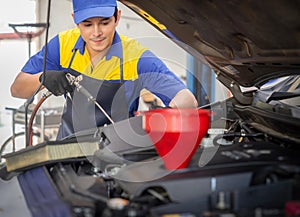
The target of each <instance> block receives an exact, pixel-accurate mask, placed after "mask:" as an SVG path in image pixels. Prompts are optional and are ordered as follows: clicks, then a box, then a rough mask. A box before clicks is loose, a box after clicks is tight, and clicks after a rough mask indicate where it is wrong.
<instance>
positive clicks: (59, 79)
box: [39, 70, 73, 96]
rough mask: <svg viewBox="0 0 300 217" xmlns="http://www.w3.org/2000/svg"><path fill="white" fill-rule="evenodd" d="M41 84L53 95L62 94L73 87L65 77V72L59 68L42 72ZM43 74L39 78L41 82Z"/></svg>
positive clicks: (70, 90)
mask: <svg viewBox="0 0 300 217" xmlns="http://www.w3.org/2000/svg"><path fill="white" fill-rule="evenodd" d="M44 76H45V77H44V82H43V85H44V86H45V87H46V88H47V89H48V90H49V91H50V92H51V93H53V94H54V95H55V96H60V95H63V94H65V93H67V92H72V91H73V87H72V85H71V84H70V83H69V81H68V80H67V78H66V72H64V71H59V70H47V71H45V73H44ZM42 78H43V74H41V75H40V77H39V80H40V82H42Z"/></svg>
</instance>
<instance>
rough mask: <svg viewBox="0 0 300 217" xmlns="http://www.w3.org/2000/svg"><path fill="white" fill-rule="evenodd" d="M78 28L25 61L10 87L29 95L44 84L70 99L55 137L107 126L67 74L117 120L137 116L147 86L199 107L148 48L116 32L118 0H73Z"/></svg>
mask: <svg viewBox="0 0 300 217" xmlns="http://www.w3.org/2000/svg"><path fill="white" fill-rule="evenodd" d="M72 16H73V19H74V22H75V24H76V28H73V29H69V30H66V31H64V32H61V33H59V34H58V35H56V36H55V37H54V38H52V39H51V40H50V41H49V42H48V44H47V58H46V59H47V61H46V70H45V73H42V72H43V66H44V65H43V64H44V63H43V62H44V52H45V47H43V48H42V49H41V50H40V51H39V52H38V53H36V54H35V55H33V56H32V57H31V58H30V59H29V60H28V61H27V62H26V64H25V65H24V67H23V68H22V70H21V72H19V74H18V75H17V77H16V78H15V80H14V82H13V84H12V85H11V95H12V96H14V97H18V98H29V97H30V96H31V95H32V94H33V93H34V92H35V91H36V89H37V88H38V87H39V85H40V83H41V82H42V83H43V85H44V87H46V88H47V89H48V90H49V91H50V92H52V93H53V94H54V95H55V96H60V95H63V94H64V95H65V98H66V103H65V106H64V111H63V114H62V119H61V126H60V129H59V132H58V135H57V139H63V138H65V137H67V136H69V135H72V134H74V133H75V132H78V131H82V130H86V129H91V128H94V127H98V126H103V125H104V124H109V123H110V121H109V118H107V117H106V116H105V115H104V114H103V112H101V110H99V109H97V107H96V106H95V105H94V104H93V103H91V102H90V100H89V99H88V98H87V97H86V96H85V95H83V94H82V93H80V92H78V91H74V87H73V85H71V84H70V83H69V81H68V79H67V78H66V73H70V74H71V75H73V76H75V77H76V76H78V75H81V76H82V80H81V81H80V85H82V86H83V87H85V89H87V90H88V91H89V92H90V93H91V94H92V95H93V96H94V98H95V99H96V101H97V102H98V103H99V104H100V105H101V107H102V108H103V109H104V110H105V111H106V112H107V113H108V114H109V115H110V117H111V119H112V120H113V121H120V120H124V119H126V118H128V117H131V116H134V113H135V111H137V109H138V102H139V100H138V99H139V96H140V91H141V90H142V89H143V88H145V89H147V90H149V91H150V92H152V93H153V94H155V95H156V96H158V97H159V98H160V99H161V100H162V101H163V103H164V104H165V105H166V106H169V107H171V108H195V107H197V101H196V99H195V97H194V95H193V94H192V93H191V92H190V91H189V90H188V89H187V88H186V86H185V85H184V83H183V82H182V81H181V80H180V79H179V78H178V77H176V75H175V74H174V73H173V72H171V71H170V70H169V69H168V68H167V66H166V65H165V64H164V63H163V62H162V61H161V60H160V59H159V58H158V57H156V56H155V55H154V54H153V53H152V52H151V51H150V50H148V49H147V48H145V47H143V46H142V45H141V44H139V42H137V41H136V40H133V39H130V38H128V37H126V36H123V35H121V34H118V32H117V31H116V27H117V26H118V24H119V21H120V17H121V11H120V10H118V8H117V2H116V0H89V1H82V0H73V13H72Z"/></svg>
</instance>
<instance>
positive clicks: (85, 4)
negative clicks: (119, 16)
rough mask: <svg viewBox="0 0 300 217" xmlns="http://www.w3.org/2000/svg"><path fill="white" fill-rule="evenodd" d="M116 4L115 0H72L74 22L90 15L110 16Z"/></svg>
mask: <svg viewBox="0 0 300 217" xmlns="http://www.w3.org/2000/svg"><path fill="white" fill-rule="evenodd" d="M116 6H117V1H116V0H73V9H74V22H75V23H76V24H78V23H80V22H82V21H84V20H86V19H88V18H91V17H111V16H113V14H114V12H115V7H116Z"/></svg>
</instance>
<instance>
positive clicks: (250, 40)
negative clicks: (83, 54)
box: [121, 0, 300, 87]
mask: <svg viewBox="0 0 300 217" xmlns="http://www.w3.org/2000/svg"><path fill="white" fill-rule="evenodd" d="M121 2H122V3H124V4H125V5H127V6H128V7H130V8H131V9H133V10H134V11H135V12H137V13H138V14H140V15H141V16H143V17H144V18H146V19H148V21H150V22H151V23H152V24H154V25H155V26H156V27H157V28H159V29H160V30H162V32H164V33H166V35H168V36H169V37H172V38H176V39H177V40H178V41H177V40H175V41H177V43H178V42H179V43H178V44H179V45H181V46H182V47H183V48H185V49H186V50H187V51H188V52H190V53H192V55H193V56H195V57H196V58H201V57H202V55H203V56H204V57H205V59H206V60H207V61H208V62H209V63H210V64H211V65H212V66H213V67H214V69H215V71H216V72H217V74H218V78H219V80H221V81H222V82H223V83H225V85H226V84H227V85H226V86H228V85H229V84H231V83H232V82H235V83H236V84H238V85H241V86H244V87H250V86H257V87H259V86H261V85H262V84H264V83H266V82H267V81H268V80H270V79H272V78H276V77H279V76H284V75H291V74H297V73H299V69H300V13H299V11H300V1H299V0H289V1H286V0H265V1H261V0H244V1H239V0H230V1H220V0H210V1H204V0H185V1H182V0H147V1H145V0H144V1H143V0H129V1H121ZM156 21H157V22H156ZM165 27H166V29H167V30H168V31H165V30H166V29H165ZM182 42H183V43H182ZM183 44H184V45H183ZM193 50H195V51H198V52H199V53H201V54H202V55H200V54H197V53H198V52H194V51H193Z"/></svg>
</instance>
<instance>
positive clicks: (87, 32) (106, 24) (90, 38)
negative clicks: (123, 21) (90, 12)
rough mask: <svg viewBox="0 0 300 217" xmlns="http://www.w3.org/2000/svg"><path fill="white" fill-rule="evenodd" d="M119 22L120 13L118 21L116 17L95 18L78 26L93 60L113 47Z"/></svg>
mask: <svg viewBox="0 0 300 217" xmlns="http://www.w3.org/2000/svg"><path fill="white" fill-rule="evenodd" d="M119 20H120V11H118V16H117V20H115V17H114V16H112V17H109V18H102V17H93V18H89V19H87V20H85V21H83V22H81V23H79V24H78V25H77V26H78V28H79V30H80V33H81V36H82V38H83V40H84V41H85V42H86V48H87V49H88V51H89V54H90V55H91V58H93V57H95V56H96V55H97V54H100V53H105V52H106V51H107V50H108V48H109V47H110V46H111V44H112V41H113V37H114V33H115V29H116V27H117V25H118V23H119Z"/></svg>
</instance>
